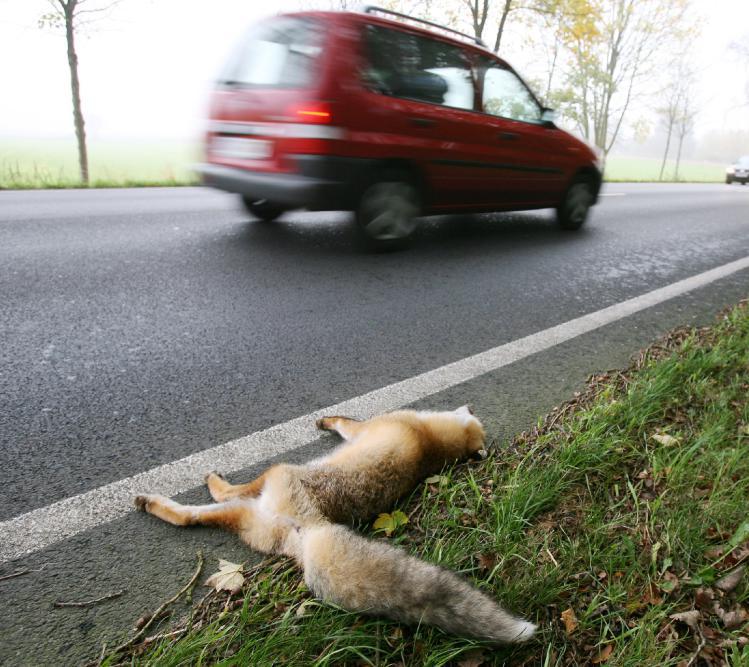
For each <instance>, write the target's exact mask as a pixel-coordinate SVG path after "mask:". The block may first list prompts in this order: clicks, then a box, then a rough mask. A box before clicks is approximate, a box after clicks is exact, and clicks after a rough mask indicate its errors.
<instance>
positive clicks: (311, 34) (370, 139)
mask: <svg viewBox="0 0 749 667" xmlns="http://www.w3.org/2000/svg"><path fill="white" fill-rule="evenodd" d="M388 16H390V17H392V19H391V18H385V17H388ZM415 21H416V19H413V18H411V17H407V16H405V15H402V14H398V13H396V12H391V11H389V10H383V9H379V8H368V9H367V10H366V11H365V12H363V13H354V12H302V13H296V14H286V15H280V16H275V17H272V18H269V19H267V20H265V21H263V22H261V23H259V24H257V25H255V26H253V27H252V28H251V29H250V30H249V32H248V33H247V34H246V35H245V37H244V39H243V40H242V41H241V43H240V44H239V45H238V47H237V48H236V49H235V51H234V53H233V54H232V56H231V57H230V59H229V61H228V63H227V65H226V67H225V68H224V71H223V73H222V75H221V77H220V80H219V81H218V83H217V88H216V90H215V92H214V93H213V97H212V100H211V106H210V122H209V126H208V131H207V135H206V147H205V149H206V161H205V162H204V163H203V164H201V165H199V166H198V172H199V173H200V175H201V178H202V180H203V182H204V183H205V184H206V185H211V186H213V187H216V188H220V189H222V190H226V191H228V192H235V193H238V194H240V195H241V197H242V200H243V202H244V204H245V206H246V207H247V209H248V210H249V211H250V212H251V213H252V214H253V215H255V216H257V217H258V218H260V219H261V220H266V221H271V220H274V219H275V218H277V217H278V216H279V215H281V214H282V213H283V212H284V211H287V210H290V209H294V208H306V209H310V210H317V211H319V210H352V211H355V212H356V221H357V226H358V228H359V230H360V231H361V232H362V234H363V235H364V237H365V238H367V239H369V240H371V241H373V242H375V243H376V244H384V245H388V244H392V243H394V242H398V241H400V240H402V239H405V238H407V237H408V236H410V235H411V234H412V233H413V231H414V229H415V227H416V219H417V218H418V216H420V215H427V214H433V213H450V212H473V211H476V212H480V211H510V210H520V209H534V208H548V207H552V208H556V210H557V217H558V220H559V224H560V225H561V226H562V227H563V228H565V229H577V228H579V227H580V226H581V225H582V224H583V223H584V222H585V220H586V218H587V216H588V211H589V209H590V207H591V206H592V205H593V204H594V203H595V202H596V200H597V198H598V192H599V189H600V186H601V172H600V170H599V167H598V161H597V158H596V155H595V153H594V152H593V151H592V150H591V149H590V148H589V147H588V146H587V145H586V144H585V143H584V142H582V141H580V140H578V139H576V138H575V137H573V136H571V135H570V134H568V133H567V132H565V131H563V130H561V129H559V128H558V127H557V126H556V125H555V124H554V122H553V119H552V116H553V112H551V110H549V109H545V108H544V107H543V106H542V105H541V104H540V103H539V102H538V100H537V99H536V97H535V96H534V95H533V93H532V92H531V91H530V89H529V88H528V87H527V86H526V85H525V83H524V82H523V80H522V79H521V78H520V77H519V76H518V75H517V74H516V73H515V71H514V70H513V69H512V68H511V67H510V66H509V65H508V64H507V63H506V62H504V61H503V60H502V59H500V58H498V57H497V56H495V55H494V54H493V53H491V52H490V51H488V50H487V49H486V48H484V47H483V46H482V45H481V44H478V43H477V44H474V43H472V42H473V41H477V40H473V38H471V37H468V36H466V35H461V34H460V33H457V34H458V35H460V38H458V39H454V38H452V37H448V36H444V35H443V34H438V33H436V32H434V31H431V30H425V29H422V28H420V27H417V26H414V25H413V23H414V22H415ZM420 23H428V22H425V21H420ZM428 25H429V26H430V27H435V28H440V29H441V30H442V31H443V32H444V31H449V29H448V28H442V27H441V26H436V25H435V24H431V23H428ZM450 32H454V31H450Z"/></svg>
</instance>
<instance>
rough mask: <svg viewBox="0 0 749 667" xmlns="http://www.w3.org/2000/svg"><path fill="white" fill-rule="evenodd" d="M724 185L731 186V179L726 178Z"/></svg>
mask: <svg viewBox="0 0 749 667" xmlns="http://www.w3.org/2000/svg"><path fill="white" fill-rule="evenodd" d="M726 185H731V179H730V178H728V177H726Z"/></svg>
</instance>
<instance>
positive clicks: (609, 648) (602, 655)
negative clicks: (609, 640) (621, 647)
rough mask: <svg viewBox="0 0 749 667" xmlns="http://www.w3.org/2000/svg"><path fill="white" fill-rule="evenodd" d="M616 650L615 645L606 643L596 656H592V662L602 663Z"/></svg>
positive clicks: (595, 663)
mask: <svg viewBox="0 0 749 667" xmlns="http://www.w3.org/2000/svg"><path fill="white" fill-rule="evenodd" d="M613 652H614V645H613V644H606V646H604V647H603V648H602V649H601V650H600V651H598V654H597V655H596V657H595V658H591V660H590V662H591V663H592V664H594V665H600V664H601V663H603V662H606V661H607V660H608V659H609V658H610V657H611V654H612V653H613Z"/></svg>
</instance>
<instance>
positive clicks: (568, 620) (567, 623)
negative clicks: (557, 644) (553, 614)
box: [561, 607, 579, 637]
mask: <svg viewBox="0 0 749 667" xmlns="http://www.w3.org/2000/svg"><path fill="white" fill-rule="evenodd" d="M561 617H562V621H563V622H564V631H565V632H566V633H567V636H568V637H569V636H570V635H571V634H572V633H573V632H574V631H575V630H576V629H577V626H578V625H579V623H578V620H577V616H575V612H574V611H573V609H572V607H570V608H569V609H565V610H564V611H563V612H562V613H561Z"/></svg>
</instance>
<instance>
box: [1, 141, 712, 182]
mask: <svg viewBox="0 0 749 667" xmlns="http://www.w3.org/2000/svg"><path fill="white" fill-rule="evenodd" d="M199 155H200V147H199V146H198V144H197V143H194V142H190V141H177V140H172V141H146V140H142V141H137V140H134V141H124V140H123V141H95V140H94V141H90V142H89V170H90V176H91V184H92V185H93V186H95V187H117V186H134V185H183V184H189V183H193V182H195V177H194V175H193V174H192V172H191V170H190V167H191V165H192V164H194V163H195V162H196V161H198V160H199ZM724 167H725V166H724V165H721V164H716V163H709V162H693V161H683V162H682V164H681V166H680V169H679V172H680V173H679V179H678V180H680V181H689V182H695V181H696V182H722V181H723V179H724V177H725V172H724ZM659 172H660V160H658V159H655V158H626V157H611V158H609V160H608V163H607V165H606V179H607V180H610V181H655V180H658V174H659ZM664 178H665V179H666V180H671V181H673V180H675V179H674V163H673V161H669V163H668V164H667V166H666V170H665V172H664ZM78 185H79V178H78V154H77V150H76V145H75V141H74V140H73V139H47V140H41V139H0V189H1V188H7V189H19V188H66V187H76V186H78Z"/></svg>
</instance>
